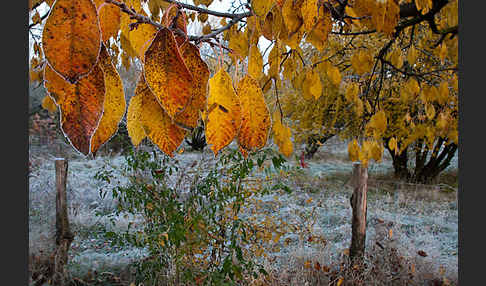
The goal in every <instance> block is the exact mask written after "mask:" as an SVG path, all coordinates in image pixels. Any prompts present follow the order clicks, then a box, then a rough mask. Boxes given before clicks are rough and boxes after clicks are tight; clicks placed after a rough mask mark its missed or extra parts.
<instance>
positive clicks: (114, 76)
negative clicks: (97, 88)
mask: <svg viewBox="0 0 486 286" xmlns="http://www.w3.org/2000/svg"><path fill="white" fill-rule="evenodd" d="M98 64H99V66H100V67H101V69H102V70H103V74H104V79H105V86H106V94H105V101H104V104H103V116H102V117H101V120H100V123H99V125H98V128H97V129H96V132H95V134H94V135H93V138H92V139H91V152H92V153H93V154H96V152H97V151H98V149H99V148H100V147H101V146H102V145H103V144H104V143H105V142H107V141H108V140H110V138H111V137H112V136H113V135H115V134H116V132H117V131H118V123H120V120H121V119H122V118H123V115H124V114H125V108H126V103H125V94H124V91H123V83H122V80H121V78H120V75H119V74H118V72H117V71H116V69H115V67H114V66H113V64H112V62H111V58H110V55H109V54H108V52H107V51H106V48H105V45H102V47H101V53H100V60H99V62H98Z"/></svg>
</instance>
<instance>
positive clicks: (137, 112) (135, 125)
mask: <svg viewBox="0 0 486 286" xmlns="http://www.w3.org/2000/svg"><path fill="white" fill-rule="evenodd" d="M142 113H143V109H142V96H141V95H134V96H132V98H131V99H130V103H129V104H128V110H127V131H128V136H129V137H130V140H131V141H132V144H133V145H134V146H135V147H136V146H138V145H139V144H140V142H142V140H143V139H144V138H145V137H147V135H146V134H145V130H144V129H143V126H142V119H141V117H142Z"/></svg>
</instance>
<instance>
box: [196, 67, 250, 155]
mask: <svg viewBox="0 0 486 286" xmlns="http://www.w3.org/2000/svg"><path fill="white" fill-rule="evenodd" d="M207 108H208V111H207V119H206V120H205V133H206V142H207V144H208V145H209V147H210V148H211V150H212V151H213V153H214V155H215V156H216V155H217V154H218V152H219V150H221V149H222V148H224V147H225V146H226V145H228V144H229V143H231V141H233V139H234V138H235V136H236V134H237V132H238V130H239V128H240V124H241V115H240V102H239V100H238V97H237V96H236V92H235V90H234V88H233V84H232V81H231V78H230V76H229V74H228V73H227V72H226V71H225V70H224V69H220V70H219V71H218V72H217V73H216V74H215V75H214V76H213V77H212V78H210V79H209V96H208V103H207Z"/></svg>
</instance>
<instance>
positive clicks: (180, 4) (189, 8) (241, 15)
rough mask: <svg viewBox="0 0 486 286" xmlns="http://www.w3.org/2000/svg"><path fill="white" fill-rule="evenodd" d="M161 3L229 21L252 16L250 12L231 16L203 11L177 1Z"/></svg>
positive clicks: (169, 0)
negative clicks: (228, 19)
mask: <svg viewBox="0 0 486 286" xmlns="http://www.w3.org/2000/svg"><path fill="white" fill-rule="evenodd" d="M163 1H165V2H167V3H172V4H176V5H178V6H179V7H181V8H185V9H188V10H192V11H196V12H199V13H205V14H209V15H213V16H217V17H225V18H231V19H235V18H240V19H242V18H245V17H249V16H251V15H252V13H251V12H245V13H239V14H232V13H224V12H218V11H213V10H208V9H205V8H201V7H196V6H193V5H189V4H185V3H181V2H177V1H174V0H163Z"/></svg>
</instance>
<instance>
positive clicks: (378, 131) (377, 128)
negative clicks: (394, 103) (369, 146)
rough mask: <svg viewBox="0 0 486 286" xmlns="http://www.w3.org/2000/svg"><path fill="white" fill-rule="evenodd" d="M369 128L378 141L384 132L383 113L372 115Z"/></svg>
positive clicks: (384, 115) (381, 111) (384, 116)
mask: <svg viewBox="0 0 486 286" xmlns="http://www.w3.org/2000/svg"><path fill="white" fill-rule="evenodd" d="M369 124H370V127H371V128H373V132H374V137H375V139H378V137H380V136H381V135H382V134H384V133H385V131H386V125H387V122H386V114H385V111H383V110H380V111H378V112H377V113H376V114H374V115H373V116H372V117H371V119H370V122H369Z"/></svg>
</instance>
